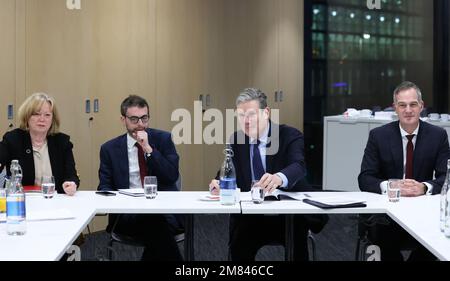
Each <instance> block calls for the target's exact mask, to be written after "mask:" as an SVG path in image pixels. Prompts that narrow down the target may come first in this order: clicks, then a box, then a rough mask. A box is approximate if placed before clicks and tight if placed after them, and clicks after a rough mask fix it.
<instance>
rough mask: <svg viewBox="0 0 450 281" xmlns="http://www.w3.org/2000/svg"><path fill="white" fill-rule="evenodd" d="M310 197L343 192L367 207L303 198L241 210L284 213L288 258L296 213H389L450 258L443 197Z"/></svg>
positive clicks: (431, 248)
mask: <svg viewBox="0 0 450 281" xmlns="http://www.w3.org/2000/svg"><path fill="white" fill-rule="evenodd" d="M305 193H306V194H308V195H309V197H311V199H314V198H317V197H321V196H326V197H328V196H344V197H349V198H356V199H364V200H365V201H366V203H367V207H364V208H337V209H326V210H325V209H320V208H318V207H315V206H312V205H309V204H306V203H304V202H301V201H295V200H285V201H264V202H263V203H262V204H254V203H252V202H249V201H247V202H241V209H242V214H285V215H287V216H286V258H287V260H292V258H293V253H292V249H293V247H292V245H293V239H294V238H293V230H292V223H293V221H292V215H294V214H377V213H386V214H387V215H389V216H390V217H391V218H392V219H393V220H394V221H396V222H397V223H398V224H399V225H400V226H402V227H403V228H404V229H405V230H406V231H407V232H408V233H409V234H411V235H412V236H413V237H414V238H415V239H416V240H417V241H419V242H420V243H421V244H422V245H424V246H425V247H426V248H427V249H428V250H429V251H430V252H431V253H433V254H434V255H435V256H436V257H437V258H439V259H440V260H446V261H450V238H446V237H445V235H444V234H443V233H442V232H441V231H440V229H439V208H440V197H439V195H434V196H420V197H413V198H408V197H401V199H400V201H399V202H397V203H392V202H388V200H387V197H386V195H380V194H375V193H369V192H305Z"/></svg>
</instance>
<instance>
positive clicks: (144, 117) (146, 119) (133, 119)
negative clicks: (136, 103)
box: [126, 115, 150, 124]
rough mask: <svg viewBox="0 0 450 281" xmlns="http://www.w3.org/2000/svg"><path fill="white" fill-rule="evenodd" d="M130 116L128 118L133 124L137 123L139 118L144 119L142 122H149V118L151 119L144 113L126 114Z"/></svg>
mask: <svg viewBox="0 0 450 281" xmlns="http://www.w3.org/2000/svg"><path fill="white" fill-rule="evenodd" d="M126 117H127V118H128V120H130V122H131V123H133V124H137V123H139V120H141V121H142V123H147V122H148V120H149V119H150V117H149V116H148V115H143V116H141V117H137V116H126Z"/></svg>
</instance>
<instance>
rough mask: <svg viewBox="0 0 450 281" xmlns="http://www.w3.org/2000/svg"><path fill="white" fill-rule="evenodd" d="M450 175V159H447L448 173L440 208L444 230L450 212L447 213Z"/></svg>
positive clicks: (441, 225) (441, 226) (441, 224)
mask: <svg viewBox="0 0 450 281" xmlns="http://www.w3.org/2000/svg"><path fill="white" fill-rule="evenodd" d="M449 176H450V159H449V160H447V175H446V176H445V181H444V185H442V189H441V208H440V211H441V214H440V215H441V216H440V228H441V231H444V225H445V219H446V216H448V214H447V191H448V183H449Z"/></svg>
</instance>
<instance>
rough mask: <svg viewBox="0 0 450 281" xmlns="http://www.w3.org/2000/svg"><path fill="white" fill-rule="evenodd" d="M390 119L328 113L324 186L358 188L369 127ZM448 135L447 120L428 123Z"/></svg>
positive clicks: (325, 187)
mask: <svg viewBox="0 0 450 281" xmlns="http://www.w3.org/2000/svg"><path fill="white" fill-rule="evenodd" d="M389 122H392V121H390V120H375V119H371V118H358V119H349V118H344V117H342V116H329V117H325V119H324V129H323V130H324V134H323V147H324V149H323V178H322V180H323V189H324V190H342V191H359V187H358V175H359V172H360V170H361V161H362V158H363V155H364V149H365V147H366V144H367V139H368V137H369V132H370V130H372V129H374V128H376V127H379V126H382V125H384V124H387V123H389ZM430 123H431V124H433V125H437V126H440V127H443V128H444V129H445V130H446V131H447V134H449V135H450V122H430Z"/></svg>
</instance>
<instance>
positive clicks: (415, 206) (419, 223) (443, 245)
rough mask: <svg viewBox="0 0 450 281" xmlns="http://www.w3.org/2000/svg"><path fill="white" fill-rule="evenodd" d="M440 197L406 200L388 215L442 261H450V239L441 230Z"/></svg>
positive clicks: (390, 205)
mask: <svg viewBox="0 0 450 281" xmlns="http://www.w3.org/2000/svg"><path fill="white" fill-rule="evenodd" d="M439 209H440V196H439V195H433V196H420V197H412V198H405V197H402V198H401V199H400V202H398V203H394V204H388V206H387V214H388V215H389V216H390V217H391V218H392V219H393V220H395V221H396V222H397V223H398V224H399V225H400V226H402V227H403V228H404V229H405V230H406V231H408V233H409V234H411V235H412V236H413V237H414V238H415V239H416V240H417V241H419V242H420V243H421V244H422V245H424V246H425V247H426V248H427V249H428V250H429V251H430V252H431V253H433V254H434V255H435V256H436V257H437V258H439V259H440V260H445V261H450V238H447V237H445V235H444V233H442V232H441V231H440V230H439V215H440V213H439V212H440V210H439Z"/></svg>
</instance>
